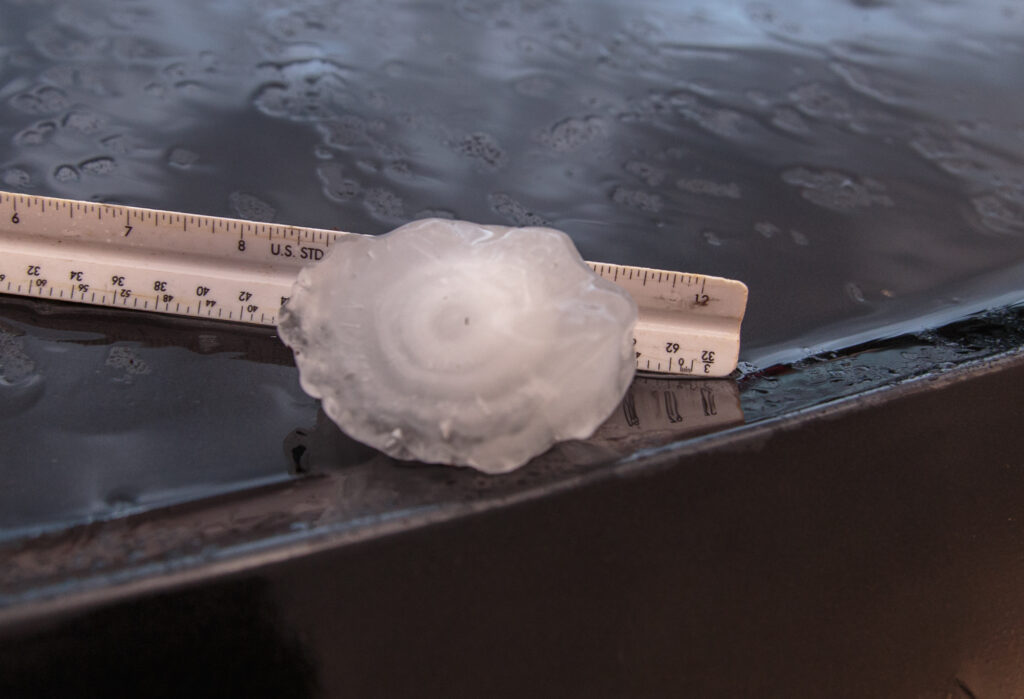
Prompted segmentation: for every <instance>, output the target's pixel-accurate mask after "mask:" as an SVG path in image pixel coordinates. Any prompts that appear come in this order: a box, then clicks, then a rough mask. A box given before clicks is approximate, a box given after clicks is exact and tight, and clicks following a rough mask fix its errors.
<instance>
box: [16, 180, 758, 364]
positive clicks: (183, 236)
mask: <svg viewBox="0 0 1024 699" xmlns="http://www.w3.org/2000/svg"><path fill="white" fill-rule="evenodd" d="M348 235H357V234H355V233H342V232H338V231H328V230H321V229H316V228H300V227H296V226H283V225H277V224H271V223H257V222H253V221H242V220H236V219H229V218H221V217H217V216H200V215H195V214H184V213H174V212H169V211H158V210H155V209H142V208H137V207H132V206H121V205H117V204H100V203H94V202H83V201H73V200H69V199H57V198H53V197H42V196H31V195H26V194H17V193H9V192H0V293H7V294H17V295H22V296H33V297H41V298H48V299H54V300H57V301H72V302H77V303H87V304H94V305H101V306H113V307H118V308H129V309H135V310H139V311H148V312H156V313H171V314H176V315H186V316H193V317H197V318H213V319H220V320H225V321H235V322H241V323H255V324H261V325H275V324H276V322H277V314H278V312H279V311H280V309H281V305H282V304H283V303H285V302H286V301H287V299H288V294H289V293H290V290H291V286H292V283H293V282H294V281H295V277H296V275H297V274H298V270H299V269H300V268H302V267H303V266H305V265H308V264H314V263H315V262H316V261H317V260H319V259H321V258H322V257H323V256H324V255H325V254H326V252H327V250H328V249H329V248H330V246H331V243H332V242H333V241H335V240H336V239H338V238H339V237H341V236H348ZM587 264H589V265H590V267H591V268H592V269H593V270H594V271H595V272H597V273H598V274H599V275H601V276H602V277H604V278H605V279H608V280H610V281H612V282H615V283H616V284H618V285H619V286H621V287H622V288H623V289H625V290H626V291H627V292H629V294H630V295H631V296H632V297H633V298H634V299H635V300H636V303H637V306H638V307H639V310H640V315H639V319H638V321H637V325H636V330H635V333H634V334H635V351H636V363H637V369H638V370H640V371H646V372H653V373H661V374H676V375H691V376H700V377H702V378H710V377H719V376H726V375H728V374H729V373H731V372H732V371H733V369H735V368H736V362H737V359H738V356H739V340H740V323H741V322H742V320H743V314H744V311H745V309H746V303H747V287H746V286H745V285H743V284H742V283H741V282H738V281H733V280H730V279H722V278H720V277H709V276H704V275H698V274H683V273H680V272H669V271H665V270H656V269H647V268H643V267H629V266H624V265H616V264H604V263H596V262H588V263H587Z"/></svg>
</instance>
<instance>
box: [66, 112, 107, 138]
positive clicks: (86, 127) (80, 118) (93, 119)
mask: <svg viewBox="0 0 1024 699" xmlns="http://www.w3.org/2000/svg"><path fill="white" fill-rule="evenodd" d="M61 123H62V124H63V126H64V128H66V129H73V130H75V131H79V132H81V133H84V134H93V133H96V132H98V131H100V130H101V129H102V128H103V127H104V126H105V125H106V123H107V120H106V118H104V117H103V116H101V115H99V114H97V113H96V112H92V111H89V110H86V109H76V110H73V111H71V112H68V113H67V114H66V115H65V116H64V120H63V121H62V122H61Z"/></svg>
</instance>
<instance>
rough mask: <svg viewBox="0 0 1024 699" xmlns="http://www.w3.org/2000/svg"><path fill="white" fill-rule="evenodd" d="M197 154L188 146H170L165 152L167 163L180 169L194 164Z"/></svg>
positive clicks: (185, 168)
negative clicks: (168, 150) (168, 151)
mask: <svg viewBox="0 0 1024 699" xmlns="http://www.w3.org/2000/svg"><path fill="white" fill-rule="evenodd" d="M198 160H199V154H198V153H196V152H194V151H190V150H189V149H188V148H180V147H178V148H172V149H171V152H170V153H168V154H167V164H168V165H170V166H171V167H175V168H178V169H180V170H187V169H188V168H190V167H192V166H193V165H195V164H196V162H197V161H198Z"/></svg>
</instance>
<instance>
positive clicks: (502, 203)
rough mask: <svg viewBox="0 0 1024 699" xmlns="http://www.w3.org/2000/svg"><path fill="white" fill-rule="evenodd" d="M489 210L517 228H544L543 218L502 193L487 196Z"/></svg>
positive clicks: (545, 223) (545, 222) (546, 223)
mask: <svg viewBox="0 0 1024 699" xmlns="http://www.w3.org/2000/svg"><path fill="white" fill-rule="evenodd" d="M487 201H488V203H489V204H490V205H491V209H492V210H493V211H494V212H495V213H497V214H499V215H501V216H503V217H504V218H505V219H507V220H509V221H511V222H512V223H514V224H515V225H517V226H546V225H548V222H547V221H546V220H544V217H543V216H541V215H539V214H536V213H534V212H533V211H531V210H529V209H528V208H526V207H525V206H523V205H522V204H521V203H519V202H518V201H516V200H515V199H513V198H512V197H510V196H509V195H508V194H504V193H502V192H495V193H494V194H490V195H488V196H487Z"/></svg>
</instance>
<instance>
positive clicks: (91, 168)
mask: <svg viewBox="0 0 1024 699" xmlns="http://www.w3.org/2000/svg"><path fill="white" fill-rule="evenodd" d="M78 167H79V168H80V169H81V171H82V172H85V173H88V174H90V175H109V174H110V173H112V172H113V171H114V170H116V169H117V163H116V162H115V161H114V159H113V158H106V157H99V158H92V159H90V160H84V161H82V162H81V163H79V164H78Z"/></svg>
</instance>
